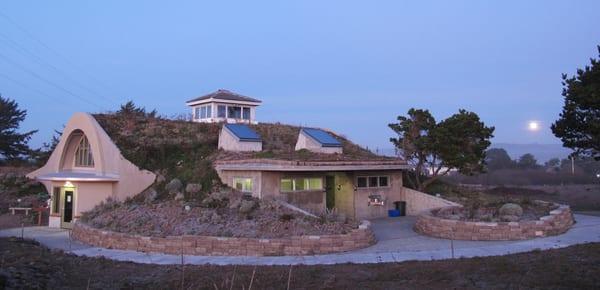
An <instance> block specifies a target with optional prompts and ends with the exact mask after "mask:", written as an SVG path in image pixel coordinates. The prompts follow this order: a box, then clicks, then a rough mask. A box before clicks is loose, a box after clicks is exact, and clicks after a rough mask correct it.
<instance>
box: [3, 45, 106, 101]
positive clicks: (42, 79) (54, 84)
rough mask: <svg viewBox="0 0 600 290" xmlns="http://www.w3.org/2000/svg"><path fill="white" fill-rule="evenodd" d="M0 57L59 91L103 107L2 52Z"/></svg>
mask: <svg viewBox="0 0 600 290" xmlns="http://www.w3.org/2000/svg"><path fill="white" fill-rule="evenodd" d="M0 58H3V59H4V60H5V61H6V62H8V63H10V64H12V65H13V66H16V67H18V68H20V69H21V70H23V71H25V72H27V73H29V74H30V75H32V76H34V77H35V78H37V79H39V80H41V81H43V82H45V83H47V84H49V85H51V86H53V87H55V88H57V89H59V90H61V91H63V92H65V93H67V94H69V95H71V96H73V97H75V98H77V99H79V100H81V101H84V102H86V103H88V104H91V105H93V106H95V107H97V108H99V109H101V110H102V109H104V108H103V107H101V106H99V105H98V104H96V103H94V102H92V101H90V100H87V99H85V98H83V97H81V96H79V95H77V94H75V93H73V92H72V91H70V90H68V89H66V88H64V87H63V86H61V85H58V84H56V83H54V82H52V81H49V80H47V79H45V78H44V77H42V76H40V75H39V74H37V73H36V72H34V71H32V70H30V69H28V68H26V67H24V66H22V65H20V64H19V63H17V62H14V61H13V60H11V59H10V58H8V57H6V56H5V55H3V54H1V53H0Z"/></svg>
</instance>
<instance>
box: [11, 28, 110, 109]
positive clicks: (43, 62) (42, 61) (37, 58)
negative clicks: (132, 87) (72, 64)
mask: <svg viewBox="0 0 600 290" xmlns="http://www.w3.org/2000/svg"><path fill="white" fill-rule="evenodd" d="M0 38H3V39H4V40H5V41H8V43H9V44H10V45H12V46H13V48H16V50H19V49H20V50H21V53H22V52H23V51H24V52H25V53H26V54H28V55H29V56H31V57H32V58H33V59H34V60H35V62H37V63H38V64H40V65H45V66H47V67H50V68H51V69H53V70H54V71H56V72H58V73H60V74H62V75H63V76H64V77H65V78H66V79H67V80H69V81H70V82H73V83H75V84H76V85H77V86H78V87H80V88H82V89H84V90H86V91H87V92H89V93H91V94H94V95H96V96H97V97H99V98H101V99H104V100H106V101H108V100H107V99H106V98H105V97H104V96H102V95H100V94H98V93H96V92H95V91H94V90H92V89H90V88H88V87H86V86H85V85H83V84H81V83H80V82H78V81H77V80H75V79H73V78H72V77H70V76H69V75H68V74H67V73H65V72H63V71H61V70H60V69H59V68H57V67H56V66H54V65H52V64H51V63H49V62H47V61H44V60H43V59H42V58H41V57H39V56H37V55H36V54H34V53H33V52H31V51H29V50H28V49H26V48H25V47H23V46H21V45H19V44H18V43H17V42H15V41H14V40H11V39H10V38H8V37H7V36H6V35H4V34H2V33H0ZM22 54H23V53H22ZM23 55H25V54H23ZM109 102H110V101H109Z"/></svg>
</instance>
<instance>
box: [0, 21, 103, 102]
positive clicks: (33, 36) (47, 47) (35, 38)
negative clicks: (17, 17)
mask: <svg viewBox="0 0 600 290" xmlns="http://www.w3.org/2000/svg"><path fill="white" fill-rule="evenodd" d="M0 16H2V17H3V18H4V19H6V21H8V22H10V23H11V24H12V25H13V26H15V27H16V28H18V29H19V30H21V31H22V32H24V33H25V34H26V35H27V36H28V37H29V38H30V39H32V40H34V41H35V42H37V43H38V44H39V45H40V46H42V47H44V48H46V49H47V50H49V51H51V52H52V53H54V54H55V55H57V56H58V57H60V58H62V59H63V61H65V62H66V63H68V64H70V65H71V66H72V67H74V68H75V69H76V70H78V71H79V72H81V73H83V74H86V75H87V76H88V77H89V78H90V79H92V80H93V81H94V82H96V83H97V84H99V85H102V86H103V87H104V88H106V89H109V90H111V91H114V90H113V89H112V88H111V87H110V86H108V85H106V84H105V83H103V82H102V81H100V80H99V79H98V78H96V77H94V76H93V75H92V74H90V73H89V72H88V71H87V70H85V69H83V68H81V67H80V66H79V65H77V64H76V63H75V62H73V61H71V60H69V58H67V57H65V56H64V55H62V54H61V53H59V52H58V51H56V50H55V49H53V48H52V47H50V46H49V45H47V44H46V43H44V42H43V41H41V40H40V39H39V38H37V37H36V36H35V35H33V33H31V32H29V30H27V29H25V27H23V26H21V25H19V24H18V23H17V22H15V21H14V20H12V19H11V18H10V17H8V15H6V14H4V13H2V12H1V11H0Z"/></svg>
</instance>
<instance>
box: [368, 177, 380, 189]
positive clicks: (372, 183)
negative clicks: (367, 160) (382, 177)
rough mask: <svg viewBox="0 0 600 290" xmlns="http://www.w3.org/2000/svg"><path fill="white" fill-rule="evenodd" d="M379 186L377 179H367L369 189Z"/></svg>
mask: <svg viewBox="0 0 600 290" xmlns="http://www.w3.org/2000/svg"><path fill="white" fill-rule="evenodd" d="M378 184H379V178H378V177H377V176H371V177H369V187H377V186H378Z"/></svg>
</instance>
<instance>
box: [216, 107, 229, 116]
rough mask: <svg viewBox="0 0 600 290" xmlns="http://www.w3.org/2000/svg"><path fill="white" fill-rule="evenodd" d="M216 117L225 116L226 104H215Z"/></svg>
mask: <svg viewBox="0 0 600 290" xmlns="http://www.w3.org/2000/svg"><path fill="white" fill-rule="evenodd" d="M217 117H218V118H227V106H225V105H218V106H217Z"/></svg>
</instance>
